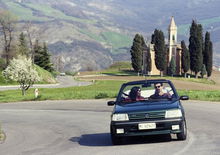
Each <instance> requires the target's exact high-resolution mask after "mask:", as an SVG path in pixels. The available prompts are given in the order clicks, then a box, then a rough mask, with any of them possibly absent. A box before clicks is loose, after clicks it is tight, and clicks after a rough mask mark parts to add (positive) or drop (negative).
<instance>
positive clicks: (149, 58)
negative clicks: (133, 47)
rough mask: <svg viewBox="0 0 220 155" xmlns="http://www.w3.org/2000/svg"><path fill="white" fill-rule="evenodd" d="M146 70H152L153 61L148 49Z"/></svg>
mask: <svg viewBox="0 0 220 155" xmlns="http://www.w3.org/2000/svg"><path fill="white" fill-rule="evenodd" d="M146 71H147V72H148V73H149V72H151V71H152V62H151V54H150V50H147V54H146Z"/></svg>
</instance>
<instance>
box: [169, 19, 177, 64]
mask: <svg viewBox="0 0 220 155" xmlns="http://www.w3.org/2000/svg"><path fill="white" fill-rule="evenodd" d="M176 43H177V26H176V24H175V21H174V17H173V16H172V17H171V21H170V25H169V27H168V46H169V63H170V61H171V58H172V56H176Z"/></svg>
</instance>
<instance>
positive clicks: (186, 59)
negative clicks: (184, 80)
mask: <svg viewBox="0 0 220 155" xmlns="http://www.w3.org/2000/svg"><path fill="white" fill-rule="evenodd" d="M181 48H182V57H181V61H182V63H181V65H182V66H181V67H182V71H183V73H184V77H186V73H187V72H188V71H189V68H190V54H189V50H188V49H187V48H186V44H185V42H184V40H182V41H181Z"/></svg>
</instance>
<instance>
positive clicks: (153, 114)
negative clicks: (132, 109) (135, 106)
mask: <svg viewBox="0 0 220 155" xmlns="http://www.w3.org/2000/svg"><path fill="white" fill-rule="evenodd" d="M128 116H129V119H130V120H143V119H155V118H165V111H149V112H142V113H130V114H128Z"/></svg>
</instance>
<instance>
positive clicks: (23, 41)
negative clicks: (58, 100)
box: [18, 32, 30, 58]
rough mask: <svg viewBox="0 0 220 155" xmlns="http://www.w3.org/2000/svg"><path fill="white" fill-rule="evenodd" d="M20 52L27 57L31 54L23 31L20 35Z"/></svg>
mask: <svg viewBox="0 0 220 155" xmlns="http://www.w3.org/2000/svg"><path fill="white" fill-rule="evenodd" d="M18 54H19V55H23V56H26V57H27V58H28V57H29V56H30V52H29V49H28V45H27V41H26V38H25V35H24V33H23V32H22V33H21V34H20V36H19V44H18Z"/></svg>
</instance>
